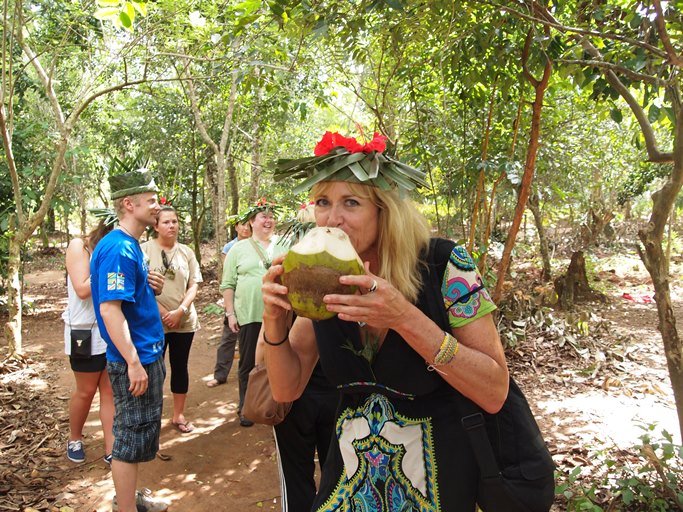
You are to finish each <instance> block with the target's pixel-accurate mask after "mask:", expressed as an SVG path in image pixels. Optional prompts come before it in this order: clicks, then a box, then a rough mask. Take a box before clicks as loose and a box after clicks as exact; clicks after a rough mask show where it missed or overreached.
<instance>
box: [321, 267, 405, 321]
mask: <svg viewBox="0 0 683 512" xmlns="http://www.w3.org/2000/svg"><path fill="white" fill-rule="evenodd" d="M339 282H340V283H341V284H345V285H355V286H357V287H358V291H359V293H357V294H355V295H340V294H330V295H325V297H323V301H324V302H325V305H326V306H327V309H328V310H329V311H334V312H335V313H338V314H339V318H340V319H341V320H346V321H348V322H364V323H365V324H367V325H369V326H371V327H376V328H380V329H391V328H395V327H396V326H397V325H399V324H400V323H401V322H404V321H405V320H406V313H407V311H408V309H409V308H410V306H411V304H410V302H408V300H407V299H406V298H405V297H404V296H403V295H402V294H401V292H399V291H398V290H397V289H396V288H394V287H393V286H392V285H391V284H390V283H389V282H388V281H385V280H384V279H382V278H380V277H377V276H376V275H374V274H372V273H371V272H370V264H369V263H368V262H367V261H366V262H365V275H361V276H342V277H340V278H339Z"/></svg>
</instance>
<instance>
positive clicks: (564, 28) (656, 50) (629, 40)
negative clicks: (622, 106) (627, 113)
mask: <svg viewBox="0 0 683 512" xmlns="http://www.w3.org/2000/svg"><path fill="white" fill-rule="evenodd" d="M484 3H486V4H487V5H492V6H494V7H497V8H498V9H501V10H503V11H506V12H509V13H510V14H512V15H513V16H516V17H518V18H522V19H525V20H527V21H531V22H533V23H540V24H541V25H545V26H547V27H550V28H554V29H557V30H559V31H560V32H571V33H574V34H580V35H583V36H591V37H600V38H603V39H610V40H613V41H620V42H622V43H627V44H630V45H633V46H637V47H639V48H643V49H645V50H648V51H650V52H652V53H653V54H655V55H657V56H658V57H662V58H664V59H666V58H667V57H668V55H667V54H666V52H664V51H662V50H660V49H659V48H657V47H656V46H652V45H651V44H647V43H644V42H643V41H639V40H638V39H633V38H631V37H626V36H622V35H619V34H610V33H604V32H598V31H596V30H585V29H582V28H578V27H568V26H567V25H562V24H561V23H559V22H558V21H557V20H555V18H553V17H552V16H550V17H549V18H548V17H546V18H545V19H543V18H537V17H535V16H532V15H530V14H525V13H523V12H521V11H518V10H517V9H513V8H512V7H508V6H507V5H501V4H498V3H494V2H487V1H484ZM532 3H533V4H534V5H535V6H538V4H537V3H536V2H535V1H533V0H532Z"/></svg>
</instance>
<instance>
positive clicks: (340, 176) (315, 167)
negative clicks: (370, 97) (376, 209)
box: [274, 131, 429, 194]
mask: <svg viewBox="0 0 683 512" xmlns="http://www.w3.org/2000/svg"><path fill="white" fill-rule="evenodd" d="M386 140H387V138H386V137H385V136H384V135H380V134H379V133H375V134H374V136H373V138H372V140H371V141H370V142H368V143H366V144H361V143H360V142H358V141H357V140H356V139H355V138H353V137H344V136H343V135H340V134H339V133H338V132H329V131H328V132H325V135H323V137H322V139H321V140H320V142H318V144H317V145H316V146H315V150H314V155H315V156H312V157H306V158H298V159H280V160H278V161H277V169H276V170H275V173H274V178H275V180H276V181H280V180H283V179H285V178H289V177H291V178H305V180H304V181H303V182H301V183H299V185H297V186H296V187H295V188H294V190H293V192H294V193H295V194H298V193H300V192H303V191H304V190H308V189H309V188H311V187H312V186H313V185H315V184H316V183H320V182H321V181H350V182H356V183H363V184H367V185H371V186H374V187H378V188H380V189H383V190H390V189H392V188H399V189H401V190H413V189H415V188H416V187H419V186H421V187H428V186H429V185H428V184H427V182H426V181H425V173H424V172H422V171H420V170H418V169H415V168H413V167H411V166H409V165H406V164H404V163H402V162H399V161H398V160H396V159H394V158H392V157H390V156H389V155H386V154H384V150H385V149H386Z"/></svg>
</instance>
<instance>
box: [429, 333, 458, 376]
mask: <svg viewBox="0 0 683 512" xmlns="http://www.w3.org/2000/svg"><path fill="white" fill-rule="evenodd" d="M443 334H444V336H443V341H442V342H441V346H439V350H438V351H437V353H436V355H435V356H434V362H433V363H432V364H430V365H429V366H427V369H428V370H430V371H433V370H436V371H438V372H439V373H443V372H441V371H440V370H439V369H438V368H437V366H444V365H447V364H448V363H450V362H451V361H452V360H453V358H454V357H455V355H456V354H457V353H458V350H460V343H458V340H456V339H455V337H454V336H453V335H452V334H450V333H447V332H444V333H443Z"/></svg>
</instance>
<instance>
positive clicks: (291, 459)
mask: <svg viewBox="0 0 683 512" xmlns="http://www.w3.org/2000/svg"><path fill="white" fill-rule="evenodd" d="M338 399H339V393H338V392H337V391H336V390H335V389H333V388H332V389H330V388H326V389H324V390H322V391H317V390H316V387H315V386H314V385H311V384H309V385H308V387H306V389H305V390H304V392H303V394H302V395H301V397H300V398H299V399H298V400H296V401H295V402H294V404H293V405H292V410H291V411H290V412H289V414H288V415H287V417H286V418H285V420H284V421H283V422H282V423H280V424H279V425H276V426H275V428H274V430H275V441H276V444H277V452H278V461H279V468H278V469H279V471H280V492H281V495H282V510H283V512H300V511H309V510H311V507H312V506H313V499H314V498H315V493H316V488H315V479H314V475H315V452H316V450H317V452H318V461H319V463H320V467H322V466H323V464H324V463H325V459H326V458H327V452H328V449H329V446H330V439H331V437H332V435H333V433H334V424H335V411H336V408H337V401H338Z"/></svg>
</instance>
